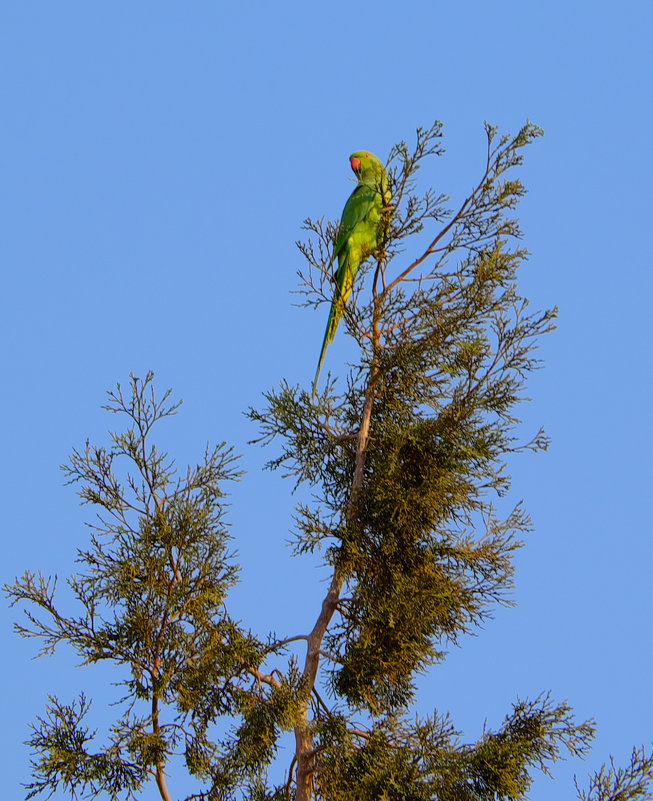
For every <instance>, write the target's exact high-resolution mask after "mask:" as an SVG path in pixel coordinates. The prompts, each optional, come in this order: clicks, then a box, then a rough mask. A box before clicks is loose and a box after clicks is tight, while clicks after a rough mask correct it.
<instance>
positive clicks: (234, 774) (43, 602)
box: [5, 374, 297, 798]
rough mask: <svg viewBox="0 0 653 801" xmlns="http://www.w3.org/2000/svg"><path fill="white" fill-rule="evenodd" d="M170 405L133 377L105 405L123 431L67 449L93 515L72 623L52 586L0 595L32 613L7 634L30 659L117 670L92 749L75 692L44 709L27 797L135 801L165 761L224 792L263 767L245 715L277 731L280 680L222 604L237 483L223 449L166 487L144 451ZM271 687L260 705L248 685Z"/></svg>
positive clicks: (33, 583) (228, 580)
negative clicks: (234, 721) (216, 731)
mask: <svg viewBox="0 0 653 801" xmlns="http://www.w3.org/2000/svg"><path fill="white" fill-rule="evenodd" d="M178 406H179V404H173V403H170V401H169V393H165V394H164V396H163V397H162V398H161V399H160V400H158V399H157V398H156V397H155V394H154V389H153V385H152V375H151V374H148V375H147V376H146V378H145V379H144V380H140V379H139V378H136V377H134V376H132V378H131V381H130V387H129V392H128V393H127V394H123V391H122V389H121V387H120V385H118V387H117V390H116V391H115V392H111V393H109V403H108V405H107V406H106V407H105V408H106V409H107V411H109V412H111V413H114V414H120V415H122V416H123V418H126V419H127V421H128V425H127V428H126V430H124V431H119V432H114V433H112V434H111V435H110V437H111V445H110V447H108V448H107V447H104V446H92V445H91V444H90V443H87V444H86V446H85V448H84V449H83V450H74V451H73V453H72V456H71V458H70V461H69V462H68V464H67V465H65V466H64V468H63V469H64V471H65V473H66V475H67V477H68V480H69V482H70V483H76V484H77V485H78V486H79V495H80V497H81V499H82V502H83V503H87V504H92V505H93V506H94V507H95V508H96V509H98V510H99V512H98V518H97V522H96V523H94V524H93V525H91V537H90V540H91V542H90V547H89V548H88V549H86V550H80V551H79V552H78V558H77V561H78V564H79V565H80V568H79V570H78V572H77V573H76V574H75V575H73V576H71V577H70V578H69V580H68V584H69V586H70V588H71V590H72V592H73V595H74V596H75V598H76V600H77V602H78V605H79V607H80V608H81V610H82V612H81V615H79V616H77V617H67V616H65V615H64V614H62V613H61V611H60V610H59V609H58V607H57V605H56V603H55V589H56V580H55V579H50V578H45V577H43V576H42V575H40V574H38V575H34V574H33V573H30V572H27V573H25V574H24V576H22V578H19V579H17V580H16V582H15V583H14V584H13V585H12V586H10V587H6V588H5V590H6V592H7V594H8V596H9V597H10V599H11V600H12V602H13V603H15V602H18V601H27V602H28V603H29V604H30V605H31V607H32V609H34V608H36V610H37V611H36V612H35V611H32V610H31V609H30V608H28V609H27V610H26V616H27V622H26V623H25V624H18V625H17V626H16V629H17V630H18V632H19V633H20V634H22V635H23V636H25V637H38V638H39V639H40V641H41V651H40V653H51V652H52V651H53V650H54V649H55V647H56V646H58V645H59V644H61V643H67V644H68V645H70V646H72V648H73V649H74V650H75V651H76V653H77V654H78V655H79V656H80V657H81V660H82V663H83V664H91V663H94V662H99V661H106V660H108V661H110V662H112V663H114V664H115V665H117V666H119V667H121V668H123V669H124V672H123V678H122V679H121V680H119V682H118V684H119V685H122V688H123V694H122V698H121V699H120V704H121V705H122V708H123V714H122V715H121V717H120V718H119V719H118V720H117V721H116V723H115V724H114V726H113V727H112V729H111V731H110V732H109V735H108V744H107V745H106V746H104V747H102V746H98V745H96V744H95V742H94V739H95V735H94V733H91V732H89V729H88V728H87V727H86V725H85V724H84V722H83V721H84V719H85V718H86V716H87V713H88V711H89V703H88V702H87V701H86V699H85V697H84V696H83V695H82V696H81V697H80V700H79V701H78V702H73V703H72V704H63V703H62V702H60V701H59V700H58V699H56V698H54V697H53V698H51V699H50V703H49V705H48V708H47V712H46V715H45V717H43V718H40V719H39V721H38V724H37V725H36V726H35V727H33V732H32V736H31V737H30V740H29V745H30V746H31V747H32V749H33V751H34V752H35V754H36V757H35V758H34V760H33V762H32V767H33V777H34V779H33V781H32V782H31V783H30V784H29V785H27V787H28V789H29V796H28V797H31V796H33V795H35V794H37V793H40V792H48V793H49V792H52V791H54V790H56V789H57V788H58V787H59V786H61V787H63V789H65V790H67V791H69V792H71V793H77V794H81V795H83V796H87V797H90V798H94V797H96V796H98V795H99V794H101V793H108V794H109V796H110V797H111V798H118V797H120V795H121V794H122V795H124V797H125V798H132V797H136V796H135V793H136V792H137V791H138V790H140V789H141V787H142V785H143V783H144V782H145V781H146V780H149V779H150V778H151V777H152V776H155V777H156V778H157V781H159V780H161V781H162V780H163V771H164V767H165V765H166V764H167V763H168V761H169V760H170V758H171V757H172V756H173V754H176V753H182V754H183V756H184V759H185V763H186V766H187V768H188V771H189V773H190V774H191V775H193V776H195V777H196V778H198V779H203V780H209V781H210V782H212V783H213V784H216V781H217V778H218V777H219V782H220V785H221V786H222V787H224V788H227V789H229V788H233V787H234V786H235V785H236V784H237V783H238V782H240V781H241V778H242V776H243V775H244V774H247V773H252V772H253V773H256V770H257V769H258V767H259V765H260V763H261V762H265V761H267V760H268V759H269V756H270V752H269V750H265V749H263V750H261V749H262V743H266V742H267V741H268V740H269V739H270V738H271V736H272V735H271V734H270V733H269V732H268V733H267V734H265V733H264V732H263V730H262V729H261V726H260V725H259V728H258V729H256V727H255V726H254V731H253V732H252V733H250V734H249V735H247V736H245V731H246V730H247V726H249V728H250V729H252V727H253V720H254V715H253V710H254V709H255V710H257V714H258V715H259V717H261V715H263V716H265V715H267V718H268V720H269V722H268V724H267V725H268V728H270V727H272V728H274V726H276V725H279V726H281V725H286V726H287V725H288V723H287V720H288V716H289V714H290V713H289V712H288V707H289V705H290V706H292V702H291V700H289V699H290V698H292V697H294V696H293V694H292V692H291V691H290V685H288V683H287V681H286V680H285V679H284V677H283V676H282V675H281V674H279V678H277V679H274V681H273V682H272V681H271V679H270V677H267V676H266V675H265V674H263V673H261V672H260V671H259V670H258V666H259V665H260V663H261V661H262V660H263V658H264V654H265V651H266V646H264V645H263V643H261V642H259V641H258V640H256V639H255V638H254V637H253V636H252V635H250V634H249V633H247V632H246V631H243V630H242V629H240V628H239V627H238V626H237V625H236V624H235V623H234V621H233V620H231V618H230V617H229V615H228V613H227V611H226V607H225V600H226V596H227V593H228V590H229V588H230V587H232V586H233V584H234V582H235V581H236V577H237V565H236V564H235V563H234V562H233V559H232V557H231V555H230V553H229V548H228V545H229V536H228V535H227V529H226V526H225V523H224V519H223V518H224V497H225V494H224V491H223V490H222V485H223V484H224V482H226V481H233V480H235V479H237V478H238V476H239V471H238V470H237V469H236V465H235V461H236V460H235V458H234V456H233V454H232V451H231V449H229V448H226V447H225V446H224V444H222V445H219V446H217V447H216V448H214V449H213V450H210V449H208V448H207V449H206V451H205V453H204V457H203V459H202V461H200V462H199V463H198V464H197V465H195V466H193V467H188V469H187V470H186V472H185V474H184V475H183V476H182V477H178V476H177V474H176V472H175V469H174V465H173V463H172V461H171V460H169V459H168V456H167V454H165V453H161V452H159V451H158V450H157V448H156V446H155V445H154V444H152V443H151V441H150V436H151V430H152V428H153V427H154V426H155V425H156V424H158V423H159V422H160V421H161V420H163V419H165V418H167V417H170V416H171V415H173V414H174V413H175V412H176V410H177V408H178ZM293 675H294V674H293ZM252 681H254V682H255V684H256V689H255V690H253V689H252V687H251V683H252ZM266 681H267V682H268V684H265V682H266ZM296 683H297V679H296V678H295V684H296ZM270 684H272V685H273V686H272V687H271V688H269V689H270V692H269V696H270V697H269V699H268V698H267V697H266V693H264V692H262V691H260V689H259V688H260V687H261V686H266V687H269V685H270ZM293 692H294V691H293ZM282 698H283V699H284V701H283V702H281V701H280V699H282ZM294 706H296V704H295V705H294ZM268 707H269V709H268ZM222 716H228V717H229V718H230V719H231V718H233V717H234V716H236V717H237V716H242V717H243V720H244V723H243V725H242V727H241V729H242V731H241V734H242V737H240V738H239V760H237V761H236V762H234V760H233V759H232V758H231V755H230V753H229V748H228V747H226V748H225V747H223V746H221V744H220V743H219V742H217V741H214V740H212V739H211V737H210V727H211V726H212V725H213V724H215V723H216V722H217V720H218V719H219V718H220V717H222ZM257 738H258V739H257Z"/></svg>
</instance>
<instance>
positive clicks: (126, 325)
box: [0, 0, 653, 801]
mask: <svg viewBox="0 0 653 801" xmlns="http://www.w3.org/2000/svg"><path fill="white" fill-rule="evenodd" d="M652 19H653V6H652V5H651V4H650V2H648V1H645V0H639V1H638V0H634V1H633V2H626V3H623V4H621V5H620V6H619V8H618V9H617V7H616V5H615V4H614V3H607V2H596V0H595V1H594V2H587V0H580V1H579V2H573V3H569V2H564V3H563V2H560V0H552V1H551V2H547V3H545V2H537V0H533V2H530V3H524V2H513V1H512V0H510V2H498V3H486V2H481V0H476V1H475V2H466V3H452V2H448V3H443V2H439V0H431V1H430V2H415V1H414V0H405V1H404V2H403V3H395V2H386V0H380V1H377V2H375V3H356V2H347V3H345V2H341V0H331V2H329V3H319V4H317V3H307V2H303V3H299V2H291V3H275V4H273V3H267V2H266V3H263V2H253V3H233V4H227V3H221V2H207V1H206V0H198V1H197V2H192V3H172V2H167V1H163V2H162V1H161V0H156V2H155V0H148V1H147V2H129V3H127V2H122V1H120V2H111V3H89V2H87V1H86V0H84V1H81V0H80V1H79V2H69V0H58V2H56V3H46V2H25V1H23V2H18V1H17V0H15V1H14V2H11V1H10V2H4V3H2V4H1V5H0V107H1V109H2V123H1V124H0V182H1V186H0V220H1V226H2V233H1V235H0V259H1V263H2V276H3V279H2V292H1V297H0V304H1V308H0V326H1V329H2V362H3V369H2V374H3V378H4V380H3V389H2V393H0V403H1V404H2V409H1V412H0V413H1V419H2V420H3V422H4V426H3V428H4V434H3V458H2V467H1V470H2V477H1V483H0V487H1V489H2V509H3V539H4V544H5V547H4V558H3V560H2V569H1V574H0V579H2V581H3V582H4V581H11V580H12V579H13V577H14V576H15V575H16V574H21V573H22V572H23V570H24V569H26V568H32V569H41V570H43V571H45V572H56V573H58V574H59V575H60V576H65V575H67V574H68V573H69V572H70V571H71V570H72V567H73V559H74V556H75V549H76V548H77V547H80V546H82V545H83V544H84V543H85V538H86V536H87V533H86V530H85V528H84V525H83V521H84V520H88V519H89V517H90V514H91V513H90V510H89V509H80V508H79V506H78V505H77V498H76V496H75V494H74V491H73V490H72V489H71V488H70V487H64V486H63V476H62V474H61V473H60V471H59V469H58V465H59V464H61V463H62V462H63V461H65V459H66V457H67V455H68V454H69V453H70V450H71V448H72V447H73V446H79V445H83V443H84V441H85V440H86V438H87V437H90V438H91V439H92V440H100V441H103V440H102V438H103V436H104V432H105V431H106V429H107V427H108V426H109V425H110V424H112V423H113V422H115V421H114V420H113V419H110V418H109V417H108V416H107V415H106V414H105V413H103V412H101V411H100V408H99V406H100V404H101V403H103V402H104V392H105V390H106V389H108V388H111V387H113V386H114V385H115V382H116V381H123V382H125V381H126V379H127V376H128V374H129V372H130V371H133V372H135V373H137V374H141V375H142V374H143V373H144V372H145V371H146V370H148V369H150V368H151V369H153V370H154V371H155V373H156V380H157V384H158V386H160V387H161V388H166V387H169V386H171V387H173V388H174V391H175V393H176V395H177V396H180V397H183V399H184V401H185V403H184V406H183V407H182V410H181V412H180V414H179V416H178V417H177V418H175V419H174V421H171V422H169V423H167V424H166V425H167V427H166V429H165V436H166V437H168V441H167V445H168V446H169V448H170V451H171V452H172V453H173V454H174V456H175V457H176V458H177V459H178V461H179V463H180V464H182V465H183V464H185V462H186V461H189V460H193V459H194V458H195V457H196V456H197V455H198V454H199V453H200V452H201V451H202V449H203V447H204V444H205V442H206V440H207V439H208V440H211V441H213V442H215V441H221V440H224V439H226V440H228V441H229V442H231V443H233V444H234V446H235V448H236V450H237V451H239V452H241V453H243V455H244V457H243V466H244V467H245V468H246V469H247V470H248V474H247V476H246V477H245V478H244V480H243V481H242V483H241V484H239V485H238V486H237V487H236V488H235V491H234V495H233V497H232V503H233V506H232V509H231V515H230V520H231V523H232V526H233V529H232V530H233V534H234V536H235V538H236V546H237V548H238V550H239V552H240V562H241V564H242V566H243V582H242V584H241V585H240V587H239V588H238V589H237V590H236V592H235V593H234V596H233V608H234V613H235V614H236V615H237V616H238V617H240V618H241V619H242V620H243V622H245V623H248V624H250V625H251V626H252V627H253V628H254V629H255V631H257V632H258V633H260V634H265V632H266V631H268V630H270V629H274V630H275V631H277V632H278V633H280V634H281V633H288V634H291V633H296V632H298V631H299V632H301V631H304V630H306V629H307V628H308V626H309V624H310V622H311V621H312V620H313V619H314V616H315V614H316V609H317V604H318V602H319V598H320V594H321V593H322V591H323V589H324V587H323V585H322V584H320V583H319V579H320V578H321V577H322V574H321V573H320V572H319V571H318V570H316V569H314V568H313V567H309V566H308V565H307V564H306V563H303V562H301V561H299V560H291V559H290V554H289V551H288V549H287V548H286V547H285V545H284V543H285V540H286V539H287V537H288V530H289V528H290V526H291V514H292V509H293V503H294V500H293V498H292V497H291V495H290V490H291V487H290V485H289V483H288V482H283V481H282V480H281V479H280V478H279V477H278V476H276V475H273V474H270V473H263V472H261V469H260V468H261V465H262V463H263V461H264V460H265V458H266V457H267V456H268V455H269V454H267V453H265V452H261V451H260V450H258V449H257V448H256V447H253V446H248V445H247V441H248V440H249V439H251V438H252V437H253V436H254V435H255V433H256V431H255V430H254V429H253V428H252V427H251V425H250V424H249V423H248V422H247V421H246V420H245V419H244V417H243V415H242V412H243V410H245V409H246V408H247V406H249V405H250V404H252V405H256V404H259V403H260V402H261V392H263V391H264V390H266V389H268V388H270V387H272V386H273V385H275V384H277V383H278V381H279V380H280V379H281V378H287V379H288V380H289V381H291V382H298V381H299V382H304V384H305V385H308V382H309V381H310V380H311V378H312V375H313V371H314V368H315V361H316V357H317V353H318V349H319V345H320V343H321V339H322V334H323V329H324V323H325V316H326V310H322V311H321V313H318V314H314V313H312V312H310V311H306V310H301V309H297V308H296V307H294V306H293V302H294V299H293V297H292V296H291V295H290V294H289V293H290V291H291V290H292V289H294V288H295V286H296V276H295V272H296V270H297V268H298V267H299V266H300V265H301V259H300V257H299V254H298V252H297V251H296V249H295V245H294V242H295V240H296V239H297V238H299V237H300V236H301V231H300V225H301V221H302V219H303V218H304V217H305V216H307V215H311V216H313V217H320V216H322V215H325V216H327V217H330V218H335V217H337V216H338V215H339V213H340V211H341V209H342V205H343V202H344V199H345V198H346V196H347V194H348V193H349V191H350V189H351V184H350V183H349V177H350V175H349V165H348V162H347V156H348V155H349V153H351V152H352V151H353V150H356V149H359V148H366V149H370V150H372V151H373V152H375V153H377V154H378V155H380V156H382V157H384V156H385V155H386V154H387V152H388V150H389V148H390V147H391V145H392V144H393V143H394V142H395V141H397V140H399V139H402V138H407V139H409V138H410V137H411V136H412V134H413V131H414V129H415V127H416V126H418V125H428V124H430V122H431V121H432V120H433V119H434V118H438V119H440V120H442V121H443V122H444V124H445V133H446V147H447V154H446V155H445V156H444V157H443V158H442V159H440V160H438V161H437V163H435V164H433V165H432V167H431V168H430V170H431V171H430V172H427V173H426V174H425V178H426V179H428V180H429V181H431V182H432V183H433V184H434V186H435V188H436V189H437V190H438V191H443V192H446V193H448V194H450V195H452V197H453V198H454V199H456V198H460V197H461V196H462V195H463V194H464V193H466V192H467V191H468V189H469V188H470V187H471V183H472V181H473V180H474V178H475V177H476V176H478V172H479V168H480V166H481V163H482V159H483V147H484V141H483V127H482V126H483V120H484V119H487V120H489V121H491V122H492V123H494V124H496V125H498V126H500V128H501V129H502V130H503V131H515V130H516V129H517V128H518V126H520V125H521V124H522V123H523V121H524V120H525V119H526V118H527V117H528V118H530V119H532V120H533V121H535V122H537V123H538V124H540V125H541V126H542V127H543V128H544V129H545V131H546V136H545V138H544V139H543V140H539V141H538V142H537V143H536V144H535V145H533V146H532V147H531V148H529V149H528V151H527V159H526V164H525V166H524V168H523V170H522V172H521V175H522V178H523V180H524V181H525V183H526V185H527V186H528V188H529V190H530V192H529V194H528V196H527V197H526V199H525V201H524V202H523V204H522V206H521V219H522V225H523V229H524V233H525V244H526V245H527V247H528V248H529V250H530V251H531V253H532V257H531V259H530V261H529V262H528V263H527V265H526V267H525V269H524V273H523V277H522V288H523V290H524V292H525V293H526V294H527V295H528V296H529V297H530V298H531V301H532V303H533V304H534V305H535V306H536V307H545V306H551V305H553V304H556V303H557V304H558V305H559V307H560V321H559V328H558V330H557V331H556V332H555V333H554V334H553V335H550V336H549V337H548V338H547V339H546V340H545V341H543V342H542V346H541V351H540V353H541V356H542V357H543V358H544V359H545V361H546V365H547V366H546V369H545V370H543V371H541V372H539V373H537V374H536V375H535V376H534V378H533V380H532V381H531V382H530V386H529V389H530V394H531V396H532V397H533V402H532V403H531V404H529V405H528V406H527V407H525V408H524V419H525V424H526V430H529V431H530V430H535V429H536V428H537V427H538V426H539V425H540V424H543V425H544V426H545V427H546V429H547V431H548V432H549V434H550V435H551V437H552V440H553V444H552V447H551V449H550V451H549V452H548V453H547V454H544V455H539V456H531V455H526V456H523V457H520V458H519V459H516V460H515V462H514V463H513V464H511V469H512V473H513V477H514V485H513V492H512V495H511V499H512V500H514V501H517V500H518V499H520V498H523V499H524V501H525V505H526V507H527V509H528V510H529V511H530V512H531V515H532V518H533V523H534V526H535V532H534V533H533V534H532V535H531V537H530V538H529V540H528V543H527V546H526V548H525V549H524V550H523V551H522V552H521V553H520V554H519V556H518V558H517V573H516V590H515V594H514V598H515V600H516V601H517V604H518V605H517V607H516V608H515V609H511V610H499V611H498V613H497V616H496V619H495V620H494V621H492V622H490V623H489V624H488V625H487V627H486V629H485V630H484V631H481V632H479V635H478V636H477V637H475V638H468V639H467V640H465V641H463V643H462V648H460V649H457V650H455V651H454V652H452V654H451V656H450V658H449V660H448V662H446V663H445V664H444V665H441V666H438V667H436V668H434V669H433V670H432V672H430V673H429V675H428V676H426V677H424V678H422V679H421V680H420V686H421V690H422V692H421V696H420V703H419V704H418V708H419V709H420V710H421V711H422V712H429V711H431V710H432V709H433V707H437V708H438V709H439V710H440V711H447V710H448V711H450V712H451V713H452V716H453V719H454V722H455V723H456V724H457V725H458V726H459V727H460V728H462V729H463V730H464V732H465V735H466V737H467V738H468V739H470V740H471V739H476V737H478V736H479V735H480V733H481V729H482V726H483V722H484V720H485V719H487V722H488V725H490V726H497V725H499V724H500V722H501V720H502V718H503V715H504V713H505V712H506V711H508V709H509V706H510V703H511V701H513V700H515V698H516V697H517V696H519V697H524V696H533V695H537V694H538V693H540V692H542V691H548V690H551V692H552V694H553V696H554V698H556V699H563V698H567V699H568V700H569V702H570V703H571V704H572V706H573V707H574V708H575V709H576V710H577V714H578V716H579V718H586V717H590V716H593V717H595V718H596V720H597V724H598V738H597V740H596V745H595V748H594V750H593V752H592V755H591V757H590V758H588V759H587V760H586V761H585V763H582V762H577V761H574V762H569V763H565V764H561V765H560V766H559V767H558V766H556V768H555V771H554V776H555V777H556V781H555V783H552V782H551V781H550V780H549V779H547V778H545V777H543V778H541V779H538V781H537V782H536V785H535V787H534V789H533V792H532V796H531V797H532V799H534V801H545V800H548V799H558V798H563V797H564V798H571V797H574V792H573V788H572V786H571V775H572V774H573V772H574V771H576V772H577V773H578V774H579V776H580V777H583V776H584V775H585V774H586V773H587V771H588V770H590V769H592V768H595V767H596V766H597V765H598V764H600V763H601V762H602V761H603V760H605V759H607V758H608V756H609V755H610V754H611V753H612V754H614V756H615V757H616V758H617V760H618V761H620V762H625V761H626V758H627V756H628V755H629V752H630V749H631V747H632V746H633V745H640V744H642V743H649V742H650V741H651V740H652V739H653V727H652V726H651V720H653V690H652V686H653V685H652V684H651V678H650V666H651V664H652V662H653V646H652V643H651V620H652V619H653V601H652V595H651V566H652V565H653V539H652V537H651V517H650V506H651V503H650V498H651V479H652V476H651V459H650V452H651V433H652V431H651V428H652V427H651V412H650V407H651V390H652V389H653V387H652V382H651V355H650V354H651V347H650V339H651V312H650V306H651V294H652V292H653V282H652V279H651V255H650V245H649V242H648V231H649V229H650V218H651V186H652V185H653V180H652V179H653V170H652V164H651V156H650V149H651V144H650V142H651V130H652V127H653V119H652V113H651V89H652V81H651V77H652V76H651V55H650V47H651V37H652V33H653V30H652V28H653V26H652V24H651V23H652ZM344 353H345V350H344V348H343V346H342V341H339V342H337V343H336V344H335V345H334V346H333V348H332V349H330V351H329V353H328V355H327V362H328V363H327V365H326V367H327V368H330V369H335V368H336V367H337V364H338V357H339V355H340V357H342V355H343V354H344ZM298 598H301V599H302V600H298ZM304 598H306V600H304ZM0 611H1V616H2V623H1V628H0V636H1V637H2V652H3V654H4V658H3V660H2V668H1V673H0V677H1V678H0V686H2V688H3V695H4V698H3V699H2V709H3V711H4V718H5V722H4V725H3V726H2V727H1V729H0V736H1V737H2V744H1V745H0V753H1V754H2V760H3V762H4V765H3V786H4V787H5V791H4V792H5V796H6V797H7V798H19V797H21V793H20V790H19V788H18V784H19V782H20V781H24V780H26V779H27V778H28V772H27V760H28V752H27V749H26V748H25V747H24V746H22V745H21V744H20V743H21V741H22V740H24V739H25V738H26V736H27V724H28V722H29V721H31V720H33V718H34V717H35V715H36V714H38V713H39V712H40V711H41V710H42V708H43V703H44V699H45V695H46V693H48V692H56V693H57V694H59V695H60V696H61V698H62V699H69V698H71V697H72V696H73V695H74V694H75V693H76V692H77V691H78V689H80V688H84V689H85V690H86V691H87V692H88V694H89V695H91V696H93V697H95V698H96V699H97V700H96V711H97V712H98V715H99V717H98V720H99V722H100V723H101V722H102V708H103V705H104V703H105V702H106V700H107V699H110V698H113V697H115V696H114V695H113V691H112V690H111V689H110V688H109V689H107V688H106V686H105V685H106V682H107V680H109V681H110V680H112V679H114V678H116V677H115V676H113V675H112V674H111V671H109V670H107V669H95V668H84V669H75V668H73V667H72V665H73V664H74V660H73V659H71V657H70V655H68V654H66V653H65V652H62V653H61V654H60V655H58V656H57V657H55V658H54V659H41V660H36V661H30V657H31V656H32V655H33V654H34V651H35V648H34V643H32V642H25V641H21V640H19V639H18V638H17V637H16V636H15V635H14V634H13V633H12V631H11V621H12V620H13V617H14V615H13V613H9V612H8V611H7V609H6V606H5V605H3V606H1V607H0ZM170 788H171V792H172V793H173V795H174V796H175V797H177V796H181V795H182V794H183V792H184V784H183V782H182V780H181V778H180V777H179V778H178V777H176V776H175V775H172V776H171V777H170ZM60 797H61V798H62V797H63V796H57V798H60ZM144 797H146V798H153V797H154V788H153V787H152V788H151V790H148V791H147V792H146V793H145V794H144Z"/></svg>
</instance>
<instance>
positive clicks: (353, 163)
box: [349, 159, 361, 172]
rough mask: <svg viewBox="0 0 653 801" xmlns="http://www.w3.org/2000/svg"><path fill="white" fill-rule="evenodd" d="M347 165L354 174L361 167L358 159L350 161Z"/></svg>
mask: <svg viewBox="0 0 653 801" xmlns="http://www.w3.org/2000/svg"><path fill="white" fill-rule="evenodd" d="M349 163H350V164H351V168H352V170H353V171H354V172H356V170H357V169H358V168H359V167H360V166H361V160H360V159H351V160H350V162H349Z"/></svg>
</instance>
